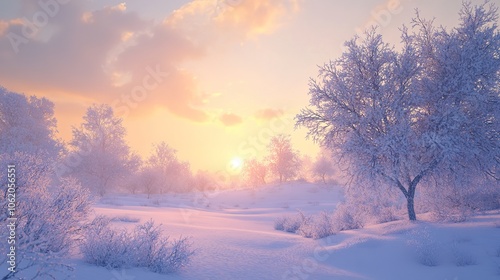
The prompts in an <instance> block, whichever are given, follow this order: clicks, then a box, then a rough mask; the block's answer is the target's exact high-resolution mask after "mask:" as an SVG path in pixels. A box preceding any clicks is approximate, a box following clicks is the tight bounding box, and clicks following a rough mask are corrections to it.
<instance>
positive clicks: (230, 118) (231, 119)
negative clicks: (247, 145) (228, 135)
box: [219, 113, 243, 126]
mask: <svg viewBox="0 0 500 280" xmlns="http://www.w3.org/2000/svg"><path fill="white" fill-rule="evenodd" d="M219 120H220V121H221V122H222V123H223V124H224V125H225V126H234V125H238V124H240V123H242V122H243V119H242V118H241V117H240V116H238V115H235V114H232V113H226V114H222V115H221V116H220V117H219Z"/></svg>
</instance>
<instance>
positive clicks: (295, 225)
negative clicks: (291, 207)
mask: <svg viewBox="0 0 500 280" xmlns="http://www.w3.org/2000/svg"><path fill="white" fill-rule="evenodd" d="M305 220H306V216H305V215H304V214H303V213H302V212H300V211H299V212H298V213H296V214H294V215H286V216H283V217H280V218H278V219H276V221H275V222H274V229H276V230H282V231H286V232H292V233H296V232H297V231H298V230H299V228H300V227H301V226H302V224H303V223H304V222H305Z"/></svg>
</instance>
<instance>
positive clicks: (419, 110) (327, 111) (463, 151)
mask: <svg viewBox="0 0 500 280" xmlns="http://www.w3.org/2000/svg"><path fill="white" fill-rule="evenodd" d="M497 18H498V17H497V9H496V8H495V7H494V6H493V5H491V6H490V5H488V4H483V5H481V6H477V7H472V6H471V5H469V4H464V6H463V8H462V10H461V12H460V25H459V26H458V27H456V28H454V29H452V30H450V31H448V30H445V29H443V28H441V29H435V28H434V27H433V24H432V22H429V21H425V20H422V19H421V18H420V17H419V16H418V14H417V17H416V19H414V21H413V24H414V28H415V29H416V32H414V33H412V34H410V33H409V32H408V30H407V29H406V28H403V29H402V33H403V34H402V46H401V48H400V50H399V51H396V50H395V49H394V48H391V47H389V45H387V44H385V43H384V42H383V41H382V36H381V35H378V34H376V33H375V31H374V30H372V31H370V32H367V35H366V37H365V38H364V40H363V41H361V42H359V39H358V38H354V39H353V40H351V41H348V42H347V43H346V44H345V45H346V47H347V51H346V52H345V53H343V55H342V56H341V57H340V58H339V59H337V60H336V61H332V62H329V63H327V64H325V65H324V66H322V67H320V74H319V80H311V82H310V92H309V94H310V96H311V100H310V105H311V106H312V107H313V108H314V109H311V108H306V109H303V110H302V112H301V113H300V114H299V115H298V116H297V125H298V126H304V127H306V128H308V129H309V136H312V137H313V139H314V140H316V141H319V142H320V143H321V144H322V145H323V146H326V147H327V148H330V149H331V150H332V151H334V152H335V154H336V156H337V157H338V158H341V159H343V160H344V162H345V163H346V164H347V166H349V170H350V172H351V174H352V175H353V176H354V178H355V179H357V181H358V182H361V181H364V182H365V183H369V185H370V186H373V187H376V186H377V185H380V184H389V185H391V186H393V187H395V189H398V190H399V191H401V192H402V194H403V195H404V197H405V198H406V203H407V210H408V216H409V219H410V220H416V213H415V208H414V198H415V193H416V190H417V186H418V185H419V183H420V182H423V181H425V182H426V183H430V182H431V180H429V179H430V178H431V177H432V176H433V177H434V179H437V182H439V178H447V179H446V181H443V182H442V183H445V184H450V183H451V184H457V185H461V186H463V187H466V184H465V183H466V182H467V180H464V178H466V177H468V176H478V175H477V174H486V175H488V176H490V178H494V179H493V180H494V181H495V183H496V184H498V168H499V162H500V160H499V159H500V143H499V137H498V135H499V131H500V127H499V122H498V119H499V117H500V110H499V104H500V94H499V91H500V86H499V85H500V84H499V81H500V51H499V49H500V34H499V32H498V30H497V24H496V20H497ZM444 175H446V176H444ZM449 178H456V180H449Z"/></svg>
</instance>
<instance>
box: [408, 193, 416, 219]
mask: <svg viewBox="0 0 500 280" xmlns="http://www.w3.org/2000/svg"><path fill="white" fill-rule="evenodd" d="M413 198H414V195H408V196H407V197H406V206H407V207H408V218H409V219H410V221H416V220H417V214H416V213H415V204H414V201H413Z"/></svg>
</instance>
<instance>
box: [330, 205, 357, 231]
mask: <svg viewBox="0 0 500 280" xmlns="http://www.w3.org/2000/svg"><path fill="white" fill-rule="evenodd" d="M360 211H361V209H359V208H358V207H356V206H354V205H351V204H348V203H346V202H343V203H340V204H339V205H338V206H337V208H336V209H335V211H334V212H333V215H332V226H333V230H334V231H342V230H349V229H358V228H362V227H363V226H364V221H363V219H362V217H361V213H360Z"/></svg>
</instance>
